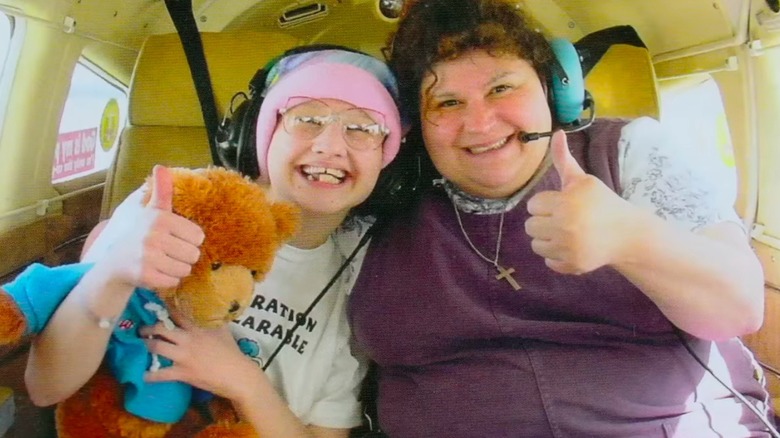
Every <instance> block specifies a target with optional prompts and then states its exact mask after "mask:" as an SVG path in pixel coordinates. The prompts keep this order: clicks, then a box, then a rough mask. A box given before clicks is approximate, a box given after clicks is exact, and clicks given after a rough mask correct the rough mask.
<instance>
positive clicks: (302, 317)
mask: <svg viewBox="0 0 780 438" xmlns="http://www.w3.org/2000/svg"><path fill="white" fill-rule="evenodd" d="M379 222H380V221H379V219H377V222H375V223H374V225H373V226H371V228H369V230H368V231H366V234H364V235H363V237H362V238H361V239H360V241H359V242H358V244H357V246H356V247H355V249H354V250H352V253H351V254H350V255H349V257H347V259H346V260H345V261H344V263H342V265H341V266H340V267H339V269H338V271H336V273H335V274H333V277H332V278H331V279H330V281H328V284H326V285H325V287H324V288H322V291H320V293H319V294H318V295H317V296H316V297H315V298H314V300H312V302H311V304H310V305H309V307H308V308H307V309H306V311H304V312H303V313H302V314H299V315H298V316H297V317H296V318H295V325H293V327H292V328H291V329H290V331H289V332H288V333H287V334H286V335H285V337H284V338H283V339H282V342H281V343H280V344H279V345H278V346H277V347H276V349H275V350H274V352H273V353H271V356H270V357H269V358H268V361H266V362H265V364H264V365H263V371H265V370H266V369H268V367H269V366H270V365H271V362H273V360H274V358H275V357H276V355H278V354H279V352H280V351H281V350H282V348H283V347H284V345H285V344H287V339H288V337H289V338H292V335H293V334H294V333H295V330H297V329H298V327H300V326H302V325H303V324H304V323H305V322H306V318H308V316H309V314H310V313H311V311H312V310H313V309H314V306H316V305H317V303H319V302H320V300H322V297H324V296H325V293H327V292H328V291H329V290H330V288H331V287H332V286H333V284H334V283H336V280H338V278H339V277H340V276H341V274H342V273H343V272H344V270H345V269H347V266H349V265H350V263H352V260H353V259H354V258H355V256H356V255H357V253H358V251H360V248H362V247H364V246H365V245H366V243H368V240H369V239H370V238H371V236H373V235H374V232H375V230H377V229H378V226H379Z"/></svg>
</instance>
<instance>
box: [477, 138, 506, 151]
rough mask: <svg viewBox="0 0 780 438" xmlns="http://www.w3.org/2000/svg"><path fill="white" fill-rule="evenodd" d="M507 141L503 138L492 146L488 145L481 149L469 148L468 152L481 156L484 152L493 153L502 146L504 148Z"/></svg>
mask: <svg viewBox="0 0 780 438" xmlns="http://www.w3.org/2000/svg"><path fill="white" fill-rule="evenodd" d="M507 140H508V139H507V138H503V139H501V140H499V141H497V142H495V143H493V144H489V145H487V146H481V147H478V148H469V152H471V153H472V154H483V153H485V152H490V151H494V150H496V149H499V148H501V147H502V146H504V145H505V144H506V142H507Z"/></svg>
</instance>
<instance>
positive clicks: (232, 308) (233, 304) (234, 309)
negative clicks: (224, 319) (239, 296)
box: [230, 301, 241, 313]
mask: <svg viewBox="0 0 780 438" xmlns="http://www.w3.org/2000/svg"><path fill="white" fill-rule="evenodd" d="M240 308H241V304H238V301H232V302H231V303H230V313H233V312H238V309H240Z"/></svg>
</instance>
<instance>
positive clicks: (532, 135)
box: [517, 131, 553, 143]
mask: <svg viewBox="0 0 780 438" xmlns="http://www.w3.org/2000/svg"><path fill="white" fill-rule="evenodd" d="M552 135H553V131H548V132H520V134H518V135H517V138H518V139H519V140H520V141H522V142H523V143H529V142H532V141H534V140H539V139H540V138H544V137H552Z"/></svg>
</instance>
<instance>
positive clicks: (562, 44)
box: [550, 38, 585, 125]
mask: <svg viewBox="0 0 780 438" xmlns="http://www.w3.org/2000/svg"><path fill="white" fill-rule="evenodd" d="M550 46H551V47H552V50H553V53H555V57H556V58H557V61H558V64H559V66H560V69H557V68H553V69H552V75H551V77H552V78H551V86H552V97H553V99H552V100H553V111H554V112H555V116H556V117H557V119H558V122H559V123H561V124H563V125H567V124H570V123H573V122H575V121H577V119H579V117H580V114H582V111H583V109H584V108H583V106H584V101H585V80H584V78H583V77H582V64H581V63H580V55H579V54H578V53H577V49H576V48H575V47H574V44H572V43H571V42H569V41H568V40H566V39H564V38H555V39H553V40H551V41H550ZM561 70H562V71H563V73H564V74H565V77H564V76H563V75H562V74H561Z"/></svg>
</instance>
